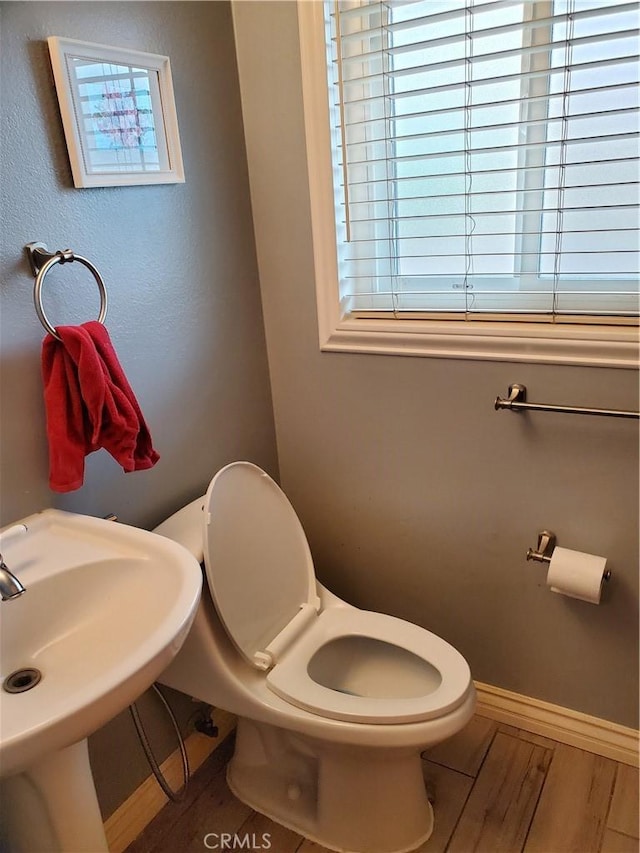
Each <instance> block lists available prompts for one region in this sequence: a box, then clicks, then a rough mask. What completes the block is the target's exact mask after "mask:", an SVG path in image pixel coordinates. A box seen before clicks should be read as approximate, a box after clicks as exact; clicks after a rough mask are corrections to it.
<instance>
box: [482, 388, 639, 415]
mask: <svg viewBox="0 0 640 853" xmlns="http://www.w3.org/2000/svg"><path fill="white" fill-rule="evenodd" d="M494 408H495V409H496V411H497V410H498V409H510V410H511V411H513V412H522V411H525V410H531V411H536V412H565V413H566V414H571V415H606V416H607V417H610V418H636V419H637V418H640V412H627V411H624V410H621V409H588V408H584V407H581V406H554V405H551V404H548V403H527V387H526V385H517V384H516V385H509V396H508V397H507V399H506V400H505V399H503V398H502V397H496V402H495V405H494Z"/></svg>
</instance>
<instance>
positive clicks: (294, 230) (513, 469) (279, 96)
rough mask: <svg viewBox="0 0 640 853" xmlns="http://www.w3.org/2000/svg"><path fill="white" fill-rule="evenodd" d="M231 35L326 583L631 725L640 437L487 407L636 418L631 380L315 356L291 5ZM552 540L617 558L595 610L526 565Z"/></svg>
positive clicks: (502, 670) (283, 375)
mask: <svg viewBox="0 0 640 853" xmlns="http://www.w3.org/2000/svg"><path fill="white" fill-rule="evenodd" d="M234 22H235V27H236V43H237V50H238V65H239V71H240V84H241V94H242V104H243V112H244V123H245V134H246V139H247V153H248V158H249V174H250V181H251V193H252V203H253V212H254V222H255V229H256V241H257V248H258V260H259V268H260V281H261V288H262V296H263V305H264V312H265V324H266V329H267V344H268V351H269V363H270V368H271V382H272V389H273V400H274V410H275V416H276V431H277V438H278V453H279V460H280V474H281V482H282V484H283V487H284V488H285V490H286V491H287V493H288V495H289V497H290V498H291V500H292V502H293V504H294V506H295V507H296V509H297V510H298V512H299V514H300V516H301V519H302V521H303V524H304V525H305V528H306V530H307V533H308V535H309V538H310V541H311V546H312V550H313V553H314V557H315V560H316V566H317V570H318V574H319V575H320V576H321V578H322V579H323V580H325V581H326V582H327V583H328V584H329V585H330V586H331V587H332V588H333V589H334V590H335V591H336V592H338V593H341V594H342V595H343V596H345V597H346V598H347V599H349V600H351V601H352V602H353V603H355V604H357V605H360V606H362V607H368V608H371V609H374V610H383V611H387V612H390V613H393V614H395V615H398V616H401V617H404V618H407V619H410V620H412V621H415V622H417V623H419V624H421V625H423V626H425V627H428V628H430V629H432V630H433V631H435V632H436V633H437V634H439V635H441V636H443V637H444V638H446V639H447V640H449V641H450V642H451V643H453V644H454V645H455V646H456V647H457V648H458V649H460V651H461V652H462V653H463V654H464V655H465V656H466V658H467V659H468V661H469V662H470V664H471V668H472V672H473V675H474V677H475V678H476V679H478V680H480V681H483V682H487V683H490V684H493V685H497V686H499V687H503V688H506V689H509V690H514V691H517V692H519V693H523V694H526V695H528V696H533V697H537V698H539V699H543V700H547V701H550V702H554V703H558V704H559V705H563V706H566V707H569V708H573V709H576V710H579V711H583V712H586V713H589V714H593V715H596V716H599V717H603V718H605V719H609V720H613V721H616V722H619V723H622V724H624V725H628V726H636V725H637V702H638V681H637V678H638V550H637V547H638V431H637V422H633V421H618V420H612V419H600V418H585V417H582V418H580V417H577V416H571V415H551V414H547V415H544V414H539V415H526V416H517V415H514V414H511V413H508V412H495V411H494V410H493V400H494V399H495V397H496V395H498V394H501V395H504V394H506V391H507V387H508V385H509V384H510V383H512V382H521V383H524V384H526V385H527V386H528V388H529V393H530V398H531V399H533V400H535V399H538V400H540V401H549V402H556V403H574V404H576V405H586V406H589V405H593V406H609V407H612V408H614V407H619V408H628V409H635V408H636V407H637V405H638V377H637V373H635V372H634V371H629V370H605V369H587V368H577V367H567V366H542V365H527V364H508V363H493V362H482V361H465V360H446V359H433V358H411V357H389V356H380V355H353V354H338V353H321V352H319V349H318V342H317V341H318V338H317V325H316V314H315V293H314V283H313V275H314V274H313V256H312V246H311V230H310V214H309V201H308V192H307V189H306V187H307V171H306V160H305V145H304V127H303V116H302V100H301V82H300V64H299V50H298V41H297V40H298V33H297V18H296V4H295V3H293V2H278V3H265V4H263V3H260V2H241V3H236V4H234ZM274 44H277V45H278V51H277V52H274V51H273V45H274ZM545 527H547V528H550V529H551V530H553V531H555V532H556V534H557V536H558V540H559V544H560V545H563V546H564V547H567V548H574V549H576V550H581V551H587V552H591V553H596V554H603V555H606V556H608V558H609V564H610V568H611V570H612V572H613V581H612V582H611V584H610V587H609V588H608V589H607V590H606V592H605V598H604V602H603V603H602V605H601V606H600V607H595V606H593V605H589V604H585V603H583V602H580V601H576V600H572V599H569V598H566V597H561V596H557V595H555V594H554V593H551V592H550V591H548V590H547V588H546V584H545V577H546V573H545V569H544V567H543V566H541V565H538V564H533V563H527V562H525V553H526V550H527V548H528V547H529V546H531V545H535V543H536V538H537V533H538V531H539V530H541V529H543V528H545Z"/></svg>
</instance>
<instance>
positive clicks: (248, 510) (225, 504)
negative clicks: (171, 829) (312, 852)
mask: <svg viewBox="0 0 640 853" xmlns="http://www.w3.org/2000/svg"><path fill="white" fill-rule="evenodd" d="M155 532H156V533H158V534H161V535H163V536H167V537H169V538H170V539H173V540H175V541H177V542H179V543H180V544H182V545H183V546H185V547H186V548H188V549H189V550H190V551H191V552H192V553H193V554H194V555H195V556H196V558H197V559H198V560H199V561H200V563H201V564H203V565H204V572H205V576H206V584H205V585H204V586H205V590H204V591H203V596H202V600H201V602H200V605H199V608H198V611H197V614H196V617H195V620H194V623H193V626H192V628H191V630H190V632H189V635H188V636H187V639H186V641H185V643H184V645H183V646H182V648H181V650H180V651H179V652H178V654H177V655H176V657H175V658H174V660H173V661H172V663H171V665H170V667H169V668H168V669H167V670H166V671H165V672H164V673H163V674H162V675H161V677H160V679H159V681H160V682H161V683H163V684H166V685H168V686H170V687H174V688H176V689H177V690H181V691H183V692H184V693H187V694H188V695H191V696H194V697H196V698H197V699H200V700H202V701H204V702H207V703H209V704H211V705H214V706H216V707H218V708H222V709H224V710H226V711H229V712H231V713H233V714H236V715H237V716H238V726H237V732H236V744H235V752H234V755H233V758H232V759H231V761H230V762H229V765H228V767H227V781H228V784H229V787H230V788H231V790H232V791H233V793H234V794H235V795H236V796H237V797H238V798H239V799H240V800H242V801H243V802H245V803H246V804H247V805H249V806H251V808H253V809H255V810H256V811H258V812H261V813H263V814H265V815H266V816H268V817H269V818H271V819H272V820H274V821H276V822H278V823H280V824H283V825H284V826H286V827H288V828H290V829H292V830H294V831H296V832H298V833H300V834H301V835H304V836H305V837H307V838H309V839H311V840H312V841H315V842H316V843H318V844H320V845H322V846H323V847H328V848H330V849H333V850H338V851H351V852H352V853H403V851H409V850H413V849H415V848H416V847H419V846H420V845H421V844H422V843H424V842H425V841H426V840H427V838H429V836H430V835H431V832H432V830H433V811H432V808H431V805H430V803H429V800H428V798H427V794H426V791H425V785H424V779H423V773H422V761H421V757H420V754H421V752H422V751H423V750H424V749H426V748H428V747H430V746H433V745H434V744H436V743H439V742H440V741H443V740H445V739H446V738H448V737H450V736H451V735H453V734H455V733H456V732H457V731H459V730H460V729H461V728H462V727H463V726H464V725H465V724H466V723H467V722H468V720H469V719H470V718H471V716H472V715H473V712H474V708H475V691H474V687H473V681H472V680H471V674H470V671H469V667H468V665H467V662H466V661H465V659H464V658H463V657H462V655H461V654H460V653H459V652H457V651H456V650H455V649H454V648H453V647H452V646H450V645H449V644H448V643H446V642H445V641H444V640H442V639H440V638H439V637H437V636H436V635H435V634H432V633H431V632H430V631H427V630H425V629H424V628H420V627H418V626H417V625H413V624H411V623H409V622H406V621H404V620H402V619H397V618H395V617H393V616H388V615H385V614H381V613H373V612H370V611H366V610H359V609H358V608H356V607H353V606H351V605H349V604H347V603H346V602H344V601H342V600H341V599H339V598H338V597H337V596H335V595H333V594H332V593H331V592H329V590H327V589H325V588H324V587H323V586H322V584H320V583H319V582H318V581H317V580H316V577H315V572H314V567H313V561H312V558H311V553H310V550H309V545H308V543H307V539H306V536H305V534H304V531H303V529H302V525H301V524H300V521H299V519H298V517H297V515H296V513H295V511H294V509H293V507H292V506H291V504H290V503H289V501H288V500H287V498H286V497H285V495H284V493H283V492H282V491H281V489H280V488H279V486H278V485H277V484H276V483H275V482H274V481H273V480H272V479H271V478H270V477H269V476H268V475H267V474H266V473H265V472H264V471H262V470H261V469H260V468H258V467H257V466H256V465H253V464H251V463H249V462H234V463H232V464H231V465H227V466H226V467H225V468H223V469H222V470H221V471H219V472H218V473H217V474H216V475H215V477H214V478H213V480H212V481H211V483H210V485H209V488H208V490H207V494H206V495H205V496H204V497H203V498H198V499H197V500H195V501H193V502H192V503H190V504H188V505H187V506H186V507H184V508H183V509H181V510H180V511H179V512H177V513H175V515H173V516H171V517H170V518H169V519H167V521H165V522H164V523H162V524H161V525H160V526H159V527H157V528H156V530H155Z"/></svg>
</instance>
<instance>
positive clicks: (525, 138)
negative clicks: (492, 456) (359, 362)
mask: <svg viewBox="0 0 640 853" xmlns="http://www.w3.org/2000/svg"><path fill="white" fill-rule="evenodd" d="M319 5H320V4H315V3H314V4H305V3H301V4H299V7H298V8H299V14H300V25H301V47H302V56H303V84H304V89H305V112H306V117H307V145H308V149H309V159H310V166H309V169H310V176H311V188H312V211H313V220H314V239H315V243H316V246H315V254H316V273H317V277H318V285H319V289H320V291H321V292H320V293H319V308H320V313H321V325H322V323H323V322H324V325H325V329H324V332H325V341H324V345H325V346H327V347H328V348H338V349H350V348H356V349H358V348H360V349H362V348H365V349H373V350H375V351H377V345H376V344H375V341H376V340H377V342H378V344H380V343H383V344H384V340H385V336H386V338H387V342H389V341H390V340H391V341H393V346H395V347H396V351H400V352H417V351H418V350H419V349H422V350H424V354H445V355H461V356H473V355H474V354H475V355H478V356H482V357H493V358H515V359H519V360H520V359H521V360H543V361H544V360H548V361H565V360H566V361H571V362H572V363H594V364H595V363H597V364H625V365H630V364H634V360H635V354H634V350H635V346H634V341H635V340H636V337H637V336H636V333H635V330H634V329H631V328H630V324H633V325H636V324H637V319H636V318H637V316H638V126H637V116H638V79H637V74H638V36H637V30H636V27H637V15H638V12H637V4H635V3H628V2H624V0H599V2H598V0H535V2H531V0H527V1H526V2H517V0H508V2H502V0H491V2H489V0H466V2H465V0H413V2H402V0H400V2H362V3H360V2H357V0H356V2H340V3H334V2H331V3H327V4H326V5H325V10H326V15H325V19H324V21H323V22H320V19H319V17H318V16H317V8H316V16H317V19H316V21H315V24H314V22H313V20H312V19H313V17H314V15H313V13H312V12H311V10H310V9H307V10H305V6H311V7H317V6H319ZM320 26H322V27H324V42H323V48H324V50H325V60H326V61H325V63H324V65H325V67H324V70H323V73H324V74H325V75H326V74H327V67H328V69H329V89H328V91H329V99H328V107H327V105H326V99H327V82H326V79H327V78H326V76H325V80H324V98H325V108H324V116H323V117H321V111H319V110H318V109H317V103H315V105H314V102H315V101H316V100H317V98H318V96H319V94H320V90H321V88H322V87H321V85H320V81H319V78H318V76H317V75H318V74H319V73H320V66H319V63H318V61H317V57H316V60H315V62H316V63H317V64H315V65H314V60H313V56H312V51H311V49H310V47H309V46H310V44H311V43H312V41H313V39H314V38H315V39H318V38H319V35H318V29H319V28H320ZM314 31H315V32H314ZM316 44H318V45H319V41H318V42H316ZM327 114H328V116H329V127H328V128H326V129H325V128H323V127H322V126H321V122H322V121H324V123H325V124H326V123H327ZM329 143H330V144H329ZM322 144H326V145H327V146H328V147H330V148H331V151H332V160H331V163H330V172H331V176H332V178H333V180H332V181H331V184H332V187H331V190H330V192H331V196H332V207H333V210H332V214H333V228H332V229H330V228H329V227H328V224H327V222H326V220H327V216H328V215H329V204H328V201H329V193H328V191H327V188H326V187H320V186H319V178H318V175H319V174H320V173H321V172H322V165H323V163H324V168H325V177H327V176H328V175H329V170H328V169H327V154H326V152H325V153H323V152H322V151H321V145H322ZM329 232H331V233H330V234H329ZM329 236H331V240H329ZM329 243H333V245H332V247H330V246H329ZM327 251H332V252H333V255H334V257H335V258H336V262H335V263H334V265H333V266H332V265H331V264H330V263H328V261H327V256H326V253H327ZM336 282H337V284H336ZM323 318H324V320H323ZM327 324H328V325H327ZM328 326H331V327H332V328H328ZM321 335H322V329H321ZM389 336H391V338H389ZM523 339H526V340H523ZM358 340H359V341H360V344H357V343H356V342H357V341H358ZM363 341H366V342H365V343H364V344H363ZM581 342H582V344H583V346H580V344H581ZM382 350H383V351H388V349H387V348H386V347H385V346H384V345H383V346H382Z"/></svg>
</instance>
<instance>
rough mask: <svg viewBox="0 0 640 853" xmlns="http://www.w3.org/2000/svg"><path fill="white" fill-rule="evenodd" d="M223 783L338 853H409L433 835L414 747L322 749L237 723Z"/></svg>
mask: <svg viewBox="0 0 640 853" xmlns="http://www.w3.org/2000/svg"><path fill="white" fill-rule="evenodd" d="M227 782H228V784H229V787H230V788H231V790H232V792H233V793H234V794H235V795H236V797H238V799H239V800H242V802H244V803H246V804H247V805H248V806H251V808H253V809H255V810H256V811H258V812H261V813H262V814H264V815H266V816H267V817H269V818H271V819H272V820H274V821H276V822H277V823H280V824H282V825H283V826H286V827H287V828H289V829H292V830H294V831H295V832H298V833H300V834H301V835H303V836H305V837H306V838H309V839H310V840H311V841H315V842H316V843H317V844H320V845H321V846H323V847H328V848H330V849H332V850H337V851H340V853H408V851H410V850H415V849H416V848H417V847H419V846H420V845H421V844H423V843H424V842H425V841H426V840H427V839H428V838H429V836H430V835H431V833H432V831H433V809H432V808H431V804H430V803H429V800H428V799H427V793H426V790H425V785H424V779H423V775H422V762H421V759H420V754H419V752H418V751H417V750H416V749H376V748H366V747H354V746H350V745H341V744H335V743H327V742H324V741H318V740H316V739H312V738H308V737H305V736H302V735H299V734H296V733H292V732H288V731H284V730H282V729H278V728H275V727H274V726H270V725H267V724H264V723H256V722H254V721H252V720H247V719H239V720H238V730H237V735H236V749H235V753H234V756H233V758H232V759H231V761H230V763H229V766H228V768H227Z"/></svg>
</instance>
